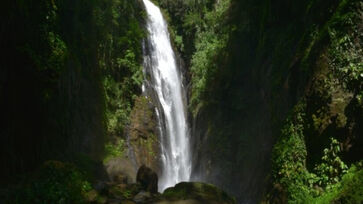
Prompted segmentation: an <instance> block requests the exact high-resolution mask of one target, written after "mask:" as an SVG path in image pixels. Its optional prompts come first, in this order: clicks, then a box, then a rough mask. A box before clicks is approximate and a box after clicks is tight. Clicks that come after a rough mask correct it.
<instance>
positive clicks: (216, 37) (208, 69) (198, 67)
mask: <svg viewBox="0 0 363 204" xmlns="http://www.w3.org/2000/svg"><path fill="white" fill-rule="evenodd" d="M229 6H230V1H229V0H223V1H219V3H216V4H215V8H214V9H213V10H211V11H207V12H205V13H204V15H205V20H204V22H203V24H204V25H205V28H204V29H203V27H202V28H201V27H200V25H198V24H199V23H198V22H199V21H198V20H195V18H197V16H196V15H195V14H190V15H189V16H187V18H186V20H187V21H186V22H185V25H186V26H194V27H195V28H196V30H197V32H196V34H195V35H196V37H195V52H194V54H193V56H192V60H191V68H190V69H191V74H192V80H191V81H192V90H191V92H192V95H191V102H190V103H191V107H192V110H193V112H194V113H195V112H196V109H197V106H198V104H199V105H200V104H202V101H203V99H202V98H203V92H204V91H205V90H206V89H207V87H206V85H207V84H208V82H209V81H211V80H213V77H214V75H215V72H216V71H217V70H218V69H219V68H220V67H218V65H217V59H218V57H221V55H223V49H224V48H225V47H226V45H227V42H228V31H229V29H228V27H227V26H226V27H223V26H224V24H223V22H224V18H225V16H226V12H227V10H228V8H229Z"/></svg>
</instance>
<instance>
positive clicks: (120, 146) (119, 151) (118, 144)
mask: <svg viewBox="0 0 363 204" xmlns="http://www.w3.org/2000/svg"><path fill="white" fill-rule="evenodd" d="M105 151H106V156H105V158H104V160H103V162H104V163H106V162H108V161H109V160H110V159H112V158H116V157H122V156H123V155H124V152H125V141H124V140H123V139H117V140H116V141H115V142H108V143H106V144H105Z"/></svg>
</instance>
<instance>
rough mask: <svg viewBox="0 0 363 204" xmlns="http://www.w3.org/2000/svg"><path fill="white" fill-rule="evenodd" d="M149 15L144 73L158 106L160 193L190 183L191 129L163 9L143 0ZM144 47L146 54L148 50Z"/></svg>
mask: <svg viewBox="0 0 363 204" xmlns="http://www.w3.org/2000/svg"><path fill="white" fill-rule="evenodd" d="M143 1H144V4H145V7H146V11H147V13H148V19H147V29H148V32H149V37H148V39H147V43H148V44H147V45H148V48H149V53H148V54H144V65H145V66H144V67H145V72H148V73H149V75H150V79H148V80H147V81H146V82H145V84H144V87H143V90H145V86H147V87H148V90H151V91H150V92H152V93H148V95H153V96H154V98H155V100H156V101H157V103H159V106H158V108H157V109H156V113H157V118H158V122H159V126H160V134H161V135H160V143H161V160H162V175H161V177H160V179H159V191H163V190H164V189H165V188H167V187H170V186H174V185H175V184H177V183H179V182H181V181H188V180H189V178H190V173H191V156H190V146H189V128H188V125H187V122H186V111H185V104H184V103H183V90H182V82H181V79H180V74H179V71H178V68H177V65H176V60H175V55H174V52H173V49H172V47H171V43H170V39H169V32H168V27H167V24H166V22H165V20H164V18H163V16H162V14H161V12H160V9H159V8H158V7H157V6H155V5H154V4H153V3H152V2H150V1H149V0H143ZM145 50H146V49H145V46H144V53H146V51H145Z"/></svg>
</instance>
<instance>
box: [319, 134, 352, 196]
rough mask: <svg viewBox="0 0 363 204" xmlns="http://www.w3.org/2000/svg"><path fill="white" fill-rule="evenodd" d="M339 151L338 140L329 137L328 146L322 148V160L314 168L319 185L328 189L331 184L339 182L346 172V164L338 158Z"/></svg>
mask: <svg viewBox="0 0 363 204" xmlns="http://www.w3.org/2000/svg"><path fill="white" fill-rule="evenodd" d="M340 152H341V149H340V144H339V142H338V141H337V140H336V139H334V138H331V143H330V147H329V148H325V149H324V156H323V157H322V162H321V163H320V164H319V165H317V166H316V167H315V168H314V170H315V172H316V174H317V176H318V184H319V186H322V187H326V188H327V189H329V188H330V187H331V185H332V184H335V183H337V182H339V181H340V179H341V176H342V175H343V174H345V173H346V172H347V169H348V166H347V165H346V164H345V163H344V162H343V161H342V160H341V159H340V157H339V153H340Z"/></svg>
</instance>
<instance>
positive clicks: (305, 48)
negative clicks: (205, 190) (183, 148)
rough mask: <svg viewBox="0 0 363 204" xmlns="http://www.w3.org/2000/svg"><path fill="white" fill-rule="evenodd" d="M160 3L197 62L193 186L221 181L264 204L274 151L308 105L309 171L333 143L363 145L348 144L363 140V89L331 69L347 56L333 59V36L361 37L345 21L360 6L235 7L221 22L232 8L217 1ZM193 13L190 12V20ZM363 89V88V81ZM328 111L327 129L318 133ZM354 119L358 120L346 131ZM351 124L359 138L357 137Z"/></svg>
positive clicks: (193, 69) (323, 0) (245, 3)
mask: <svg viewBox="0 0 363 204" xmlns="http://www.w3.org/2000/svg"><path fill="white" fill-rule="evenodd" d="M159 2H160V4H161V7H163V8H165V9H166V10H167V11H169V15H170V22H171V24H172V25H173V26H174V29H175V33H176V35H179V36H182V38H183V42H184V44H183V45H184V47H183V49H180V50H181V51H182V52H183V56H184V57H188V56H190V55H191V56H192V57H190V58H187V59H186V62H188V63H187V64H188V66H190V67H188V70H189V71H190V75H191V80H190V84H191V86H190V87H191V88H190V92H189V96H190V98H191V104H190V109H191V111H192V112H193V116H194V117H193V120H192V138H193V142H192V150H193V151H194V152H193V156H194V157H193V172H192V177H193V179H195V180H202V181H208V182H212V183H214V184H216V185H217V186H220V187H221V188H223V189H226V190H227V191H228V192H230V193H232V194H233V195H235V196H236V197H237V198H238V200H239V202H242V203H244V202H250V203H257V202H258V201H259V200H260V199H261V196H262V194H263V191H264V188H265V187H266V186H267V185H268V183H269V182H268V180H269V174H270V173H271V169H270V165H271V150H272V148H273V145H274V143H275V142H276V140H277V138H278V137H279V135H280V133H281V131H280V130H281V127H282V124H283V123H284V120H285V119H286V117H287V115H288V113H289V112H291V110H292V108H293V107H294V106H295V105H296V104H297V103H298V102H299V101H306V103H307V104H306V105H307V107H308V110H304V111H306V118H310V119H307V120H306V121H304V125H305V126H306V127H305V129H304V136H305V140H306V146H307V147H306V148H307V150H308V153H307V154H308V158H307V165H308V166H309V168H312V167H311V166H314V165H316V164H317V162H319V161H320V159H321V156H322V152H323V148H324V147H326V146H327V145H329V144H328V141H330V140H329V137H337V138H340V141H341V143H342V145H343V144H344V143H346V142H348V143H349V145H352V146H353V147H357V146H359V144H360V139H356V140H354V142H353V140H350V139H347V138H352V137H354V138H359V137H357V134H356V133H357V131H359V130H358V129H359V125H358V126H357V125H355V124H359V123H360V122H358V121H360V119H358V118H357V117H356V116H353V115H350V113H349V110H350V109H352V108H353V107H350V106H349V105H347V104H351V105H352V106H354V107H355V110H359V111H360V110H361V106H360V105H353V104H356V102H354V101H355V99H354V100H352V94H353V93H358V92H359V91H358V92H357V91H356V89H355V88H347V89H345V88H343V89H342V87H343V86H345V85H343V84H345V82H344V80H341V79H340V78H339V76H343V74H341V73H340V74H339V68H338V66H336V65H334V64H332V63H331V62H332V61H334V60H335V59H336V58H337V57H336V56H333V55H332V54H331V53H332V52H333V51H332V50H334V48H332V46H333V44H334V36H332V35H331V31H332V30H334V29H335V30H338V31H339V32H341V33H346V34H347V33H351V32H352V31H351V29H352V28H353V27H354V26H353V27H352V26H349V25H348V26H344V22H346V21H349V20H344V17H343V16H344V15H346V16H349V15H350V14H349V12H351V11H352V9H353V7H355V6H351V5H356V4H355V3H354V2H356V1H342V2H339V1H327V0H318V1H300V2H290V1H284V0H281V1H275V2H270V1H265V0H259V1H249V0H240V1H231V2H230V4H227V5H228V9H227V10H226V12H224V13H222V17H221V18H218V17H215V18H213V16H219V15H220V13H219V10H221V9H222V10H223V8H224V7H223V5H224V4H223V2H228V1H214V3H215V4H214V6H210V5H209V3H211V2H210V1H208V3H205V4H203V3H202V2H195V3H189V4H188V3H183V2H182V1H176V3H172V2H170V1H163V0H160V1H159ZM207 4H208V5H207ZM214 8H215V10H213V9H214ZM183 9H184V10H183ZM198 9H199V10H198ZM205 10H207V11H208V10H211V12H210V13H208V12H205ZM183 11H184V12H186V13H188V14H184V15H182V14H180V13H183ZM202 11H203V12H202ZM193 12H194V13H193ZM356 13H358V12H356ZM358 14H359V13H358ZM190 19H193V21H191V20H190ZM216 19H217V20H216ZM180 22H182V23H180ZM354 22H355V23H353V24H355V25H357V23H356V22H357V21H354ZM358 27H359V26H358ZM353 30H359V29H358V28H356V27H354V29H353ZM358 33H359V32H358ZM175 39H177V38H175ZM220 39H222V40H220ZM224 39H226V40H225V41H224ZM353 41H354V40H353ZM355 42H356V43H355V44H359V43H357V42H359V40H358V41H355ZM191 44H192V46H194V49H192V48H190V47H191ZM353 49H355V50H356V53H357V52H359V49H357V48H353ZM215 50H217V51H215ZM358 55H359V54H358ZM344 57H347V56H344ZM344 57H343V58H344ZM348 58H349V57H348ZM203 59H205V60H203ZM358 61H359V60H358ZM331 73H338V74H337V75H334V76H331ZM319 78H320V79H319ZM319 80H325V82H324V83H325V84H324V83H319V82H317V81H319ZM352 80H353V81H354V80H355V78H354V77H353V78H352ZM327 87H333V88H332V89H330V88H327ZM355 87H356V88H358V89H360V90H361V85H359V83H358V85H357V84H356V85H355ZM343 90H344V91H343ZM323 92H324V93H326V94H324V93H323ZM316 93H319V94H318V95H319V96H318V97H317V94H316ZM314 94H315V95H314ZM353 95H354V94H353ZM358 95H359V94H358ZM324 98H325V99H324ZM326 99H328V100H326ZM339 101H342V102H339ZM312 109H314V110H312ZM323 109H324V110H327V111H325V112H324V111H322V110H323ZM318 112H319V114H320V116H319V117H320V119H319V120H326V124H325V126H324V125H323V126H320V127H319V128H315V129H314V128H312V129H313V130H312V129H311V128H310V129H309V127H313V126H314V125H313V122H312V120H313V119H311V118H313V117H314V116H313V115H314V114H315V116H317V115H318ZM321 112H324V113H321ZM338 112H339V113H338ZM345 113H346V115H345V116H343V115H344V114H345ZM304 114H305V112H304ZM348 115H349V116H348ZM346 116H347V117H348V118H350V119H348V120H347V121H355V122H348V123H346V124H345V123H344V125H343V126H344V127H343V126H342V123H340V127H339V121H341V120H343V121H344V120H345V117H346ZM315 121H317V120H316V119H315ZM329 121H330V122H329ZM323 123H324V122H323ZM349 124H350V125H349ZM350 126H352V127H353V126H354V128H353V129H354V131H350V132H351V133H348V132H349V127H350ZM335 130H337V131H335ZM338 132H339V133H338ZM353 132H354V133H353ZM339 135H345V136H344V137H345V139H344V137H341V136H339ZM353 135H355V136H353ZM349 141H350V142H349ZM349 145H348V146H349ZM345 146H346V145H345ZM291 148H293V147H291ZM355 151H356V150H355V148H352V149H351V150H349V151H346V153H345V154H347V155H350V156H348V157H349V158H351V159H352V158H356V156H354V155H355V153H353V152H355ZM354 161H359V159H357V158H356V159H355V160H354ZM271 174H272V173H271ZM271 174H270V175H271ZM267 188H269V187H267Z"/></svg>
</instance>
